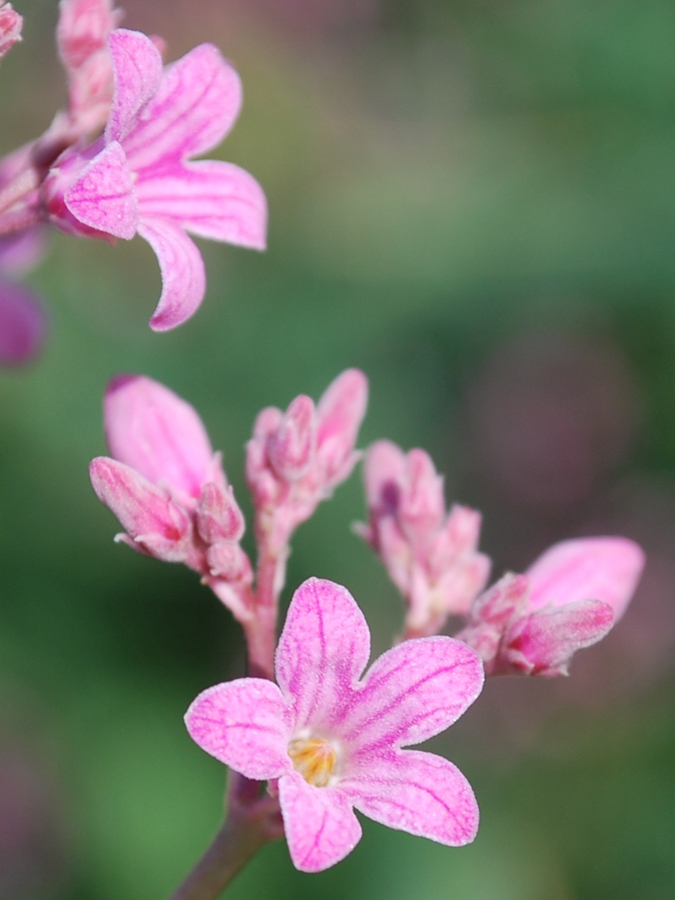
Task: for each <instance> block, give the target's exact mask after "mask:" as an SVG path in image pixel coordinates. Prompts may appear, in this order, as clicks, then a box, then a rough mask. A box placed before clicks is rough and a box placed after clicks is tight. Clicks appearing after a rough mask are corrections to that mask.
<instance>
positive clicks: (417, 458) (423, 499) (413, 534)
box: [358, 441, 490, 636]
mask: <svg viewBox="0 0 675 900" xmlns="http://www.w3.org/2000/svg"><path fill="white" fill-rule="evenodd" d="M364 478H365V487H366V500H367V503H368V517H369V524H368V525H367V526H359V528H358V531H359V533H360V534H361V535H362V537H364V538H365V539H366V540H367V541H368V543H369V544H370V545H371V546H372V547H373V549H374V550H375V552H376V553H377V554H378V555H379V556H380V558H381V559H382V561H383V563H384V564H385V566H386V567H387V571H388V572H389V576H390V578H391V579H392V581H393V582H394V584H395V585H396V586H397V587H398V589H399V590H400V591H401V593H402V594H403V596H404V597H405V598H406V600H407V602H408V611H407V616H406V633H407V635H408V636H420V635H429V634H435V633H437V632H438V631H439V630H440V629H441V628H442V627H443V625H444V623H445V621H446V620H447V618H448V616H450V615H458V614H461V615H464V614H466V613H467V612H468V611H469V608H470V606H471V604H472V603H473V601H474V600H475V598H476V596H477V595H478V594H479V593H480V591H482V589H483V588H484V587H485V584H486V582H487V579H488V576H489V574H490V560H489V558H488V557H487V556H485V555H484V554H483V553H479V552H478V539H479V534H480V514H479V513H477V512H476V511H475V510H472V509H468V508H467V507H464V506H453V507H452V509H451V510H450V512H449V513H448V514H447V515H446V511H445V499H444V497H443V479H442V477H441V476H440V475H438V474H437V473H436V469H435V467H434V464H433V462H432V461H431V459H430V457H429V456H428V454H427V453H425V452H424V450H418V449H415V450H411V451H410V452H409V453H408V454H407V455H406V454H405V453H404V452H403V451H402V450H401V449H400V448H399V447H397V446H396V444H393V443H391V442H390V441H378V442H377V443H375V444H373V445H372V447H370V448H369V449H368V452H367V453H366V460H365V466H364Z"/></svg>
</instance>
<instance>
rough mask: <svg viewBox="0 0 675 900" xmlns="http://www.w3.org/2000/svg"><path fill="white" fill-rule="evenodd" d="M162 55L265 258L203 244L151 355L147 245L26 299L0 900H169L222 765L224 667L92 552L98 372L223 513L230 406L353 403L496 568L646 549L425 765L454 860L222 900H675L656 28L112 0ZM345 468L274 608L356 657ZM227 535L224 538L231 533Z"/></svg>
mask: <svg viewBox="0 0 675 900" xmlns="http://www.w3.org/2000/svg"><path fill="white" fill-rule="evenodd" d="M124 5H125V7H126V10H127V16H126V19H125V24H126V25H127V26H128V27H132V28H134V27H135V28H140V29H142V30H145V31H146V32H149V33H157V34H161V35H162V36H164V37H165V38H166V39H167V41H168V48H169V50H168V56H169V58H170V59H172V58H176V57H178V56H180V55H181V54H182V53H184V52H186V51H187V50H188V49H190V48H191V47H192V46H194V45H195V44H197V43H199V42H201V41H204V40H211V41H213V42H215V43H216V44H218V45H219V46H220V47H221V49H222V50H223V52H224V53H225V55H226V56H227V57H228V58H230V59H231V60H232V61H233V62H234V64H235V65H236V67H237V69H238V70H239V72H240V73H241V75H242V78H243V83H244V90H245V106H244V110H243V113H242V115H241V118H240V120H239V122H238V124H237V126H236V127H235V129H234V131H233V133H232V135H231V136H230V137H229V138H228V140H227V141H226V143H225V144H224V145H223V146H222V147H221V148H219V149H218V151H217V152H216V154H214V155H216V156H221V157H222V158H224V159H229V160H233V161H235V162H237V163H240V164H241V165H243V166H244V167H245V168H247V169H248V170H250V171H251V172H252V173H253V174H254V175H255V176H256V177H257V178H258V179H259V180H260V181H261V183H262V184H263V185H264V187H265V190H266V192H267V194H268V197H269V203H270V239H269V250H268V252H267V253H265V254H257V253H251V252H246V251H243V250H238V249H236V248H232V247H227V246H221V245H216V244H206V243H204V244H202V246H203V252H204V256H205V259H206V264H207V270H208V281H209V285H208V294H207V297H206V299H205V302H204V304H203V307H202V309H201V310H200V311H199V312H198V314H197V315H196V316H195V317H194V318H193V319H192V320H191V321H190V322H189V323H188V324H186V325H185V326H183V327H182V328H180V329H179V330H178V331H177V332H173V333H170V334H165V335H156V334H153V333H151V332H150V330H149V329H148V327H147V319H148V317H149V315H150V313H151V311H152V309H153V308H154V304H155V302H156V299H157V297H158V296H159V275H158V270H157V265H156V261H155V259H154V257H153V255H152V253H151V251H150V250H149V248H148V247H147V245H145V244H144V243H143V242H142V241H140V240H135V241H133V242H131V243H130V244H126V243H124V242H121V243H120V244H119V245H118V246H116V247H115V248H111V247H109V246H107V245H103V244H98V243H96V242H86V241H78V240H76V239H72V238H66V237H64V236H62V235H53V236H51V245H50V252H49V255H48V257H47V259H46V261H45V262H44V264H43V265H42V266H41V267H40V268H39V269H37V270H36V271H35V272H34V273H33V274H32V275H31V277H30V278H29V282H30V284H31V285H32V286H33V287H34V288H35V289H36V290H37V291H38V292H39V293H40V294H41V295H42V297H43V298H44V301H45V303H46V305H47V307H48V310H49V317H50V331H51V335H50V340H49V343H48V345H47V348H46V351H45V353H44V355H43V357H42V358H41V359H40V360H39V361H37V362H36V363H35V364H34V365H33V366H31V367H30V368H27V369H21V370H13V371H2V372H0V573H1V578H0V900H113V898H114V900H119V898H124V900H150V898H161V897H163V896H165V895H167V894H168V893H169V892H170V891H171V890H172V889H173V888H174V887H175V885H176V884H177V883H178V882H179V880H180V879H181V878H182V877H183V876H184V874H185V873H186V872H187V870H188V869H189V868H190V867H191V865H192V864H193V862H194V861H195V860H196V858H197V857H198V856H199V855H200V854H201V852H202V850H203V848H204V847H205V846H206V843H207V842H208V840H209V839H210V837H211V835H212V833H213V832H214V830H215V828H216V827H217V824H218V822H219V819H220V816H221V809H222V797H223V781H224V770H223V767H222V766H220V765H219V764H218V763H217V762H216V761H215V760H213V759H211V758H210V757H208V756H207V755H205V754H204V753H202V752H201V751H200V750H199V749H198V748H197V747H196V746H195V745H194V744H193V743H192V742H191V741H190V739H189V738H188V736H187V734H186V732H185V730H184V727H183V724H182V715H183V713H184V711H185V709H186V708H187V706H188V704H189V703H190V701H191V700H192V699H193V698H194V696H195V695H196V694H197V693H198V692H199V691H200V690H202V689H203V688H205V687H207V686H209V685H211V684H213V683H215V682H217V681H221V680H224V679H227V678H231V677H236V676H238V675H240V674H242V673H243V653H242V642H241V636H240V633H239V629H238V628H237V627H235V625H234V624H233V622H232V620H231V617H230V615H229V613H228V612H227V611H226V610H225V609H224V608H222V607H220V606H219V604H218V602H217V601H216V600H215V598H214V597H212V596H211V595H210V593H209V591H208V590H207V589H205V588H203V587H201V586H200V585H199V584H198V580H197V578H196V576H194V574H193V573H191V572H189V571H187V570H184V569H182V568H180V567H173V566H168V565H165V564H161V563H159V562H156V561H153V560H150V559H146V558H143V557H141V556H137V555H134V554H133V553H132V552H131V551H129V550H128V549H127V548H126V547H124V546H119V545H115V544H113V541H112V537H113V535H114V533H115V531H116V530H117V523H116V522H115V521H114V520H113V518H112V516H111V515H110V514H109V513H108V512H107V511H106V510H105V509H104V508H103V507H102V506H100V505H99V504H98V502H97V500H96V498H95V497H94V494H93V492H92V490H91V488H90V485H89V482H88V476H87V466H88V463H89V460H90V459H91V458H92V457H93V456H95V455H99V454H101V453H103V452H104V450H105V446H104V441H103V436H102V425H101V397H102V393H103V390H104V386H105V384H106V382H107V380H108V379H109V378H110V377H111V376H112V375H113V374H115V373H117V372H120V371H130V372H141V373H144V374H147V375H150V376H152V377H154V378H157V379H159V380H161V381H163V382H165V383H166V384H167V385H169V386H170V387H171V388H172V389H174V390H175V391H177V392H178V393H179V394H181V395H182V396H184V397H186V398H187V399H188V400H190V401H191V402H192V403H193V404H194V405H195V406H196V407H197V408H198V410H199V411H200V413H201V414H202V416H203V418H204V420H205V422H206V424H207V427H208V429H209V431H210V434H211V436H212V439H213V442H214V445H215V446H216V447H218V448H220V449H222V450H223V451H224V454H225V461H226V468H227V472H228V476H229V478H230V479H231V481H232V482H233V484H234V485H235V489H236V492H237V495H238V497H239V499H240V501H241V502H242V505H244V506H245V508H246V510H247V511H249V510H250V507H249V506H248V505H247V498H246V491H245V488H244V485H243V479H242V464H243V447H244V443H245V441H246V439H247V438H248V436H249V434H250V429H251V425H252V422H253V419H254V416H255V414H256V413H257V411H258V410H259V409H260V408H261V407H262V406H265V405H270V404H273V405H277V406H281V407H285V406H286V405H287V403H288V402H289V401H290V400H291V399H292V398H293V397H294V396H295V395H296V394H298V393H301V392H303V393H309V394H310V395H312V396H314V397H318V396H319V395H320V393H321V392H322V391H323V389H324V388H325V386H326V385H327V384H328V382H329V381H330V380H331V379H332V378H333V377H334V376H335V375H336V374H337V373H338V372H339V371H341V370H342V369H344V368H346V367H348V366H359V367H361V368H362V369H363V370H364V371H365V372H366V373H367V374H368V376H369V378H370V382H371V403H370V410H369V414H368V417H367V419H366V422H365V424H364V426H363V430H362V437H361V446H365V445H367V443H368V442H370V441H372V440H374V439H377V438H380V437H389V438H391V439H393V440H395V441H397V442H399V443H400V444H401V445H402V446H403V447H405V448H406V449H407V448H409V447H412V446H422V447H424V448H426V449H427V450H429V452H430V453H431V454H432V456H433V457H434V459H435V461H436V463H437V466H438V468H439V469H440V470H441V471H442V472H444V473H445V474H446V489H447V496H448V499H449V500H458V501H460V502H463V503H465V504H469V505H473V506H476V507H478V508H480V509H481V510H482V511H483V513H484V538H483V541H482V547H483V549H484V550H485V551H486V552H488V553H489V554H491V555H492V556H493V557H494V560H495V572H496V573H499V572H501V571H502V570H503V569H504V568H510V569H515V570H519V569H522V568H523V567H524V566H526V565H527V564H528V562H530V561H531V560H532V559H533V558H534V557H535V556H536V555H537V554H538V553H539V552H540V551H541V550H543V549H544V548H545V547H546V546H548V545H549V544H550V543H552V542H553V541H555V540H558V539H560V538H563V537H568V536H574V535H580V534H600V533H608V534H616V533H620V534H625V535H628V536H630V537H632V538H634V539H636V540H638V541H639V542H640V543H641V544H642V545H643V546H644V547H645V549H646V551H647V554H648V565H647V569H646V572H645V576H644V580H643V583H642V586H641V588H640V591H639V593H638V595H637V596H636V598H635V601H634V603H633V605H632V607H631V609H630V611H629V613H628V614H627V615H626V617H625V619H624V620H623V622H622V623H621V624H620V626H619V627H618V628H617V629H616V630H615V631H614V632H613V633H612V634H611V635H610V637H609V638H608V639H607V640H606V641H605V642H603V644H602V645H600V646H598V647H596V648H593V649H590V650H587V651H585V652H584V653H582V654H581V655H580V656H579V657H578V658H577V659H576V660H575V662H574V664H573V667H572V674H571V677H570V678H569V679H556V680H550V681H549V680H545V679H540V680H531V681H527V680H525V679H521V680H518V679H503V680H495V681H493V682H491V683H490V684H488V685H487V687H486V690H485V693H484V695H483V697H482V698H481V699H480V700H479V701H478V703H477V704H476V705H475V707H474V708H472V709H471V710H470V711H469V712H468V713H467V714H466V715H465V717H464V718H463V719H462V720H461V721H460V722H459V723H458V724H457V725H456V726H454V727H453V728H452V729H451V730H450V731H449V732H447V733H446V734H445V735H443V736H441V737H440V738H438V739H436V740H435V741H433V742H431V746H432V748H433V749H435V750H437V751H439V752H442V753H444V754H446V755H448V756H449V757H450V758H452V759H453V760H454V761H456V762H457V763H458V764H459V765H460V766H461V768H462V769H463V771H464V772H465V773H466V774H467V776H468V777H469V779H470V781H471V782H472V784H473V785H474V787H475V790H476V793H477V795H478V798H479V802H480V806H481V810H482V826H481V830H480V833H479V836H478V839H477V840H476V842H475V844H474V845H472V846H471V847H468V848H465V849H461V850H451V849H448V848H443V847H440V846H437V845H434V844H432V843H430V842H425V841H424V840H422V839H418V838H414V837H411V836H409V835H406V834H400V833H395V832H393V831H389V830H386V829H384V828H382V827H380V826H378V825H374V824H372V823H370V822H367V821H366V822H364V832H365V833H364V838H363V840H362V842H361V844H360V845H359V846H358V847H357V849H356V850H355V851H354V852H353V853H352V854H351V856H350V857H349V858H348V859H347V860H346V861H345V862H343V863H341V864H340V865H339V866H338V867H336V868H335V869H333V870H331V871H328V872H325V873H323V874H321V875H315V876H308V875H301V874H299V873H297V872H295V871H294V870H293V868H292V866H291V864H290V862H289V859H288V854H287V851H286V848H285V846H284V844H283V843H279V844H277V845H271V846H268V847H266V848H265V849H264V850H263V852H261V854H260V855H259V856H258V857H257V859H256V860H255V861H254V863H253V864H252V865H251V866H250V867H249V869H248V870H247V871H246V872H245V873H244V874H243V875H241V876H240V878H239V879H238V880H237V882H236V883H235V884H234V885H233V887H232V888H231V890H230V893H229V894H228V896H230V897H232V898H233V900H244V898H259V897H263V896H264V897H269V898H270V900H277V898H278V900H284V898H291V897H292V898H294V900H303V898H313V897H315V896H317V895H318V894H320V895H321V896H322V897H323V898H324V900H339V898H344V897H350V898H354V900H360V898H364V900H365V898H368V900H371V898H383V900H399V898H401V900H403V898H408V897H423V898H425V900H442V898H455V897H457V898H462V900H511V898H514V900H515V898H518V900H591V898H592V900H605V898H607V900H610V898H611V900H624V898H625V900H636V898H638V900H672V898H673V897H674V896H675V853H674V850H673V848H674V847H675V814H674V813H673V810H674V809H675V478H674V476H675V253H674V252H673V249H674V248H675V7H674V6H673V4H672V3H671V2H668V0H621V2H617V0H163V2H161V3H160V2H158V0H156V2H153V0H127V2H126V3H125V4H124ZM56 6H57V5H56V3H55V2H54V0H16V2H15V7H17V8H18V9H19V11H20V12H22V13H23V14H24V15H25V18H26V25H25V31H24V42H23V43H22V44H21V45H18V46H17V47H16V48H15V49H14V50H13V52H12V53H11V54H10V55H9V56H8V57H7V58H6V59H5V60H4V62H3V64H2V71H1V73H0V77H1V78H2V90H1V91H0V121H1V122H2V125H1V126H0V151H2V152H5V151H8V150H10V149H12V148H13V147H15V146H16V145H18V144H19V143H20V142H22V141H25V140H28V139H30V138H32V137H33V136H35V135H36V134H37V133H39V132H40V131H41V130H43V129H44V127H46V125H47V124H48V122H49V121H50V119H51V116H52V115H53V112H54V110H55V109H56V108H57V106H59V105H60V104H61V103H62V102H63V100H64V96H65V92H64V86H63V78H62V75H61V72H60V70H59V66H58V63H57V59H56V54H55V50H54V44H53V31H54V26H55V22H56V12H57V8H56ZM363 512H364V510H363V499H362V490H361V486H360V481H359V476H358V475H355V476H353V478H352V479H351V481H350V482H349V483H348V484H346V485H344V486H343V487H341V488H340V489H339V490H338V492H337V494H336V496H335V498H334V500H333V501H331V502H330V503H327V504H324V505H323V506H322V507H321V508H320V510H319V511H318V512H317V514H316V515H315V517H314V519H313V520H311V521H310V522H308V523H306V524H305V525H303V526H302V527H301V528H300V530H299V531H298V532H297V535H296V539H295V541H294V546H293V555H292V558H291V561H290V567H289V576H288V583H287V586H286V590H285V602H287V601H288V598H289V596H290V593H291V591H292V589H293V588H294V587H295V586H297V584H298V583H299V582H300V581H301V580H303V579H304V578H305V577H307V576H309V575H319V576H324V577H328V578H332V579H334V580H336V581H339V582H342V583H343V584H345V585H347V586H348V587H349V589H350V590H351V591H352V592H353V593H354V594H355V596H356V597H357V599H358V600H359V601H360V603H361V604H362V606H363V609H364V611H365V613H366V615H367V617H368V619H369V622H370V624H371V627H372V629H373V631H374V645H375V647H374V650H375V651H376V652H380V651H381V650H383V649H385V648H386V647H387V646H388V645H389V643H390V641H391V639H392V637H393V635H395V634H396V633H397V630H398V629H399V628H400V623H401V612H402V608H401V602H400V600H399V598H398V596H397V594H396V591H395V589H394V588H393V586H392V585H390V584H389V582H388V581H387V578H386V577H385V574H384V571H383V569H382V568H381V566H380V565H379V564H378V562H377V561H376V560H375V559H374V558H373V557H372V556H371V554H370V552H369V551H368V549H367V548H366V547H365V546H364V545H363V544H361V543H360V542H359V540H358V538H357V537H355V536H354V535H353V534H352V533H351V532H350V524H351V523H352V522H354V521H355V520H358V519H359V518H362V517H363ZM247 546H249V547H250V546H251V545H250V543H249V544H248V545H247Z"/></svg>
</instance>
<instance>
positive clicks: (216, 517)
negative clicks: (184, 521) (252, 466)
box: [196, 453, 245, 544]
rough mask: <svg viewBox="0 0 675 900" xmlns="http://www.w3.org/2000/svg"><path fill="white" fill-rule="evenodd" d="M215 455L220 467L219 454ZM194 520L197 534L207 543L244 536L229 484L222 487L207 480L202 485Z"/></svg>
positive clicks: (241, 519) (239, 538) (240, 514)
mask: <svg viewBox="0 0 675 900" xmlns="http://www.w3.org/2000/svg"><path fill="white" fill-rule="evenodd" d="M216 457H217V459H218V466H219V468H220V454H219V453H218V454H216ZM221 472H222V470H221ZM223 477H224V476H223ZM196 521H197V529H198V531H199V534H200V536H201V538H202V540H204V541H206V543H207V544H215V543H216V542H218V541H240V540H241V539H242V537H243V536H244V528H245V523H244V516H243V514H242V511H241V509H239V504H238V503H237V501H236V500H235V499H234V491H233V490H232V487H231V486H230V485H227V486H226V487H223V485H222V483H220V484H217V483H216V482H214V481H209V482H207V483H206V484H205V485H204V486H203V487H202V490H201V494H200V495H199V501H198V503H197V513H196Z"/></svg>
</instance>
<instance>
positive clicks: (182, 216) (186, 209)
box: [136, 160, 267, 250]
mask: <svg viewBox="0 0 675 900" xmlns="http://www.w3.org/2000/svg"><path fill="white" fill-rule="evenodd" d="M136 191H137V194H138V202H139V206H140V210H141V216H143V217H145V216H149V217H152V218H156V217H159V218H168V219H172V220H173V221H174V222H176V224H180V225H182V226H183V228H187V229H188V230H189V231H192V232H193V233H194V234H197V235H199V236H200V237H205V238H211V239H212V240H215V241H226V242H227V243H229V244H238V245H239V246H241V247H252V248H253V249H255V250H264V249H265V245H266V232H267V200H266V199H265V194H264V193H263V189H262V188H261V187H260V185H259V184H258V182H257V181H256V180H255V178H253V176H252V175H249V174H248V172H246V171H244V169H240V168H239V166H235V165H233V164H232V163H226V162H218V161H215V160H204V161H202V162H196V163H184V164H180V165H178V164H177V165H174V166H173V167H172V168H170V169H168V170H167V171H161V172H157V173H155V172H153V170H149V171H148V172H147V173H144V174H143V177H142V178H140V179H139V180H138V182H137V184H136Z"/></svg>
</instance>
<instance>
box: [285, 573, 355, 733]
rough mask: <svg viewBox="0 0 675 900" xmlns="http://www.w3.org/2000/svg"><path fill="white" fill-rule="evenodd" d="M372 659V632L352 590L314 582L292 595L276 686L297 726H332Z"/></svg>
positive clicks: (333, 584)
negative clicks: (369, 658)
mask: <svg viewBox="0 0 675 900" xmlns="http://www.w3.org/2000/svg"><path fill="white" fill-rule="evenodd" d="M369 654H370V632H369V631H368V625H367V624H366V620H365V618H364V616H363V613H362V612H361V610H360V609H359V607H358V606H357V604H356V601H355V600H354V598H353V597H352V595H351V594H350V593H349V591H348V590H347V589H346V588H344V587H342V586H341V585H339V584H335V583H334V582H332V581H327V580H325V579H320V578H310V579H308V580H307V581H305V582H304V584H301V585H300V587H299V588H298V589H297V591H296V592H295V594H294V595H293V599H292V600H291V604H290V606H289V609H288V615H287V616H286V624H285V625H284V630H283V631H282V633H281V637H280V638H279V645H278V647H277V653H276V675H277V682H278V683H279V687H280V688H281V690H282V692H283V694H284V695H285V696H286V697H287V698H288V699H289V701H290V702H291V703H292V705H293V708H294V713H295V721H296V727H297V728H298V729H300V728H302V727H304V726H305V725H306V724H307V723H308V722H311V724H312V728H313V729H320V728H321V727H322V725H329V724H331V723H332V721H333V717H334V715H335V714H336V713H335V709H336V706H338V707H339V706H341V705H342V704H343V703H344V701H345V699H347V698H348V697H349V696H350V694H351V691H352V689H353V688H354V687H355V685H356V681H357V679H358V678H359V676H360V675H361V673H362V672H363V669H364V668H365V665H366V663H367V662H368V656H369Z"/></svg>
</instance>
